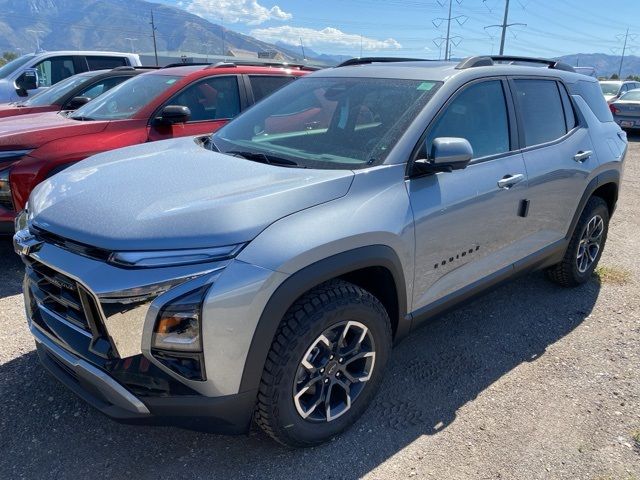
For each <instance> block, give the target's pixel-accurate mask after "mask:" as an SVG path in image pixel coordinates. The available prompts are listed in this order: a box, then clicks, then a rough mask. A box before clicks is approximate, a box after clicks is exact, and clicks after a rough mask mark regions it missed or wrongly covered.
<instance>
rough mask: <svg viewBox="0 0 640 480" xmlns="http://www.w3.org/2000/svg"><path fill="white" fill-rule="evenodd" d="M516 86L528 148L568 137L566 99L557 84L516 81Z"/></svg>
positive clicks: (546, 81) (551, 81)
mask: <svg viewBox="0 0 640 480" xmlns="http://www.w3.org/2000/svg"><path fill="white" fill-rule="evenodd" d="M514 85H515V96H516V102H517V104H518V107H519V109H520V113H521V116H522V127H523V129H524V138H525V146H527V147H530V146H532V145H540V144H542V143H547V142H552V141H553V140H557V139H558V138H560V137H562V136H564V134H566V133H567V125H566V123H565V122H566V119H565V114H564V109H563V107H562V99H561V98H560V91H559V90H558V84H557V83H556V82H555V80H514Z"/></svg>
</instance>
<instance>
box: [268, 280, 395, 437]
mask: <svg viewBox="0 0 640 480" xmlns="http://www.w3.org/2000/svg"><path fill="white" fill-rule="evenodd" d="M390 350H391V326H390V322H389V317H388V315H387V312H386V310H385V309H384V307H383V305H382V304H381V303H380V301H379V300H378V299H376V298H375V297H374V296H373V295H371V294H370V293H369V292H367V291H366V290H363V289H361V288H359V287H357V286H355V285H353V284H351V283H348V282H344V281H341V280H334V281H331V282H327V283H325V284H322V285H320V286H318V287H317V288H315V289H313V290H311V291H310V292H308V293H307V294H305V295H304V296H303V297H301V298H300V299H299V300H298V301H297V302H296V303H295V304H294V305H293V306H292V307H291V308H290V309H289V311H288V312H287V314H286V315H285V317H284V318H283V320H282V322H281V324H280V327H279V328H278V331H277V333H276V336H275V338H274V340H273V343H272V346H271V350H270V352H269V355H268V358H267V361H266V364H265V368H264V372H263V375H262V380H261V383H260V391H259V394H258V407H257V415H256V421H257V423H258V425H260V426H261V427H262V429H263V430H264V431H265V432H266V433H268V434H269V435H270V436H271V437H273V438H274V439H275V440H277V441H278V442H280V443H283V444H285V445H288V446H294V447H305V446H313V445H318V444H320V443H323V442H325V441H327V440H329V439H330V438H331V437H333V436H335V435H337V434H339V433H340V432H342V431H343V430H344V429H346V428H347V427H348V426H350V425H351V424H352V423H353V422H355V421H356V420H357V419H358V417H360V415H362V413H363V412H364V411H365V410H366V408H367V406H368V405H369V403H370V402H371V400H372V398H373V396H374V395H375V392H376V391H377V389H378V386H379V384H380V382H381V380H382V375H383V371H384V367H385V365H386V363H387V360H388V358H389V353H390Z"/></svg>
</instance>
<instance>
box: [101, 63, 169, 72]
mask: <svg viewBox="0 0 640 480" xmlns="http://www.w3.org/2000/svg"><path fill="white" fill-rule="evenodd" d="M159 68H162V67H156V66H151V65H149V66H147V65H123V66H121V67H114V68H112V69H111V71H112V72H126V71H129V72H131V71H133V70H157V69H159Z"/></svg>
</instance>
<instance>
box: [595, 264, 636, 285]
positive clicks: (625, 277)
mask: <svg viewBox="0 0 640 480" xmlns="http://www.w3.org/2000/svg"><path fill="white" fill-rule="evenodd" d="M593 273H594V275H595V276H596V278H597V279H598V281H599V282H600V283H610V284H613V285H626V284H627V283H630V282H631V272H630V271H629V270H626V269H624V268H621V267H610V266H608V265H600V266H599V267H598V268H596V270H595V272H593Z"/></svg>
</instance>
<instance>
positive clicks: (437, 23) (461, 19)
mask: <svg viewBox="0 0 640 480" xmlns="http://www.w3.org/2000/svg"><path fill="white" fill-rule="evenodd" d="M456 3H457V4H458V5H460V4H461V3H462V0H456ZM446 4H447V2H446V0H443V1H441V0H438V5H440V6H441V7H444V6H445V5H446ZM452 11H453V0H449V14H448V15H447V16H446V18H444V17H439V18H436V19H434V20H433V21H432V23H433V25H434V26H435V27H436V28H438V27H440V25H442V23H443V22H447V36H446V37H445V38H444V59H445V60H449V58H450V52H449V50H450V46H449V44H450V42H451V20H455V21H456V23H457V24H458V25H461V26H462V25H464V23H465V22H466V21H467V20H469V17H467V16H466V15H456V16H455V17H454V16H452ZM458 38H460V37H458ZM460 40H462V39H460ZM459 44H460V42H458V44H457V45H456V47H457V46H458V45H459Z"/></svg>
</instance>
